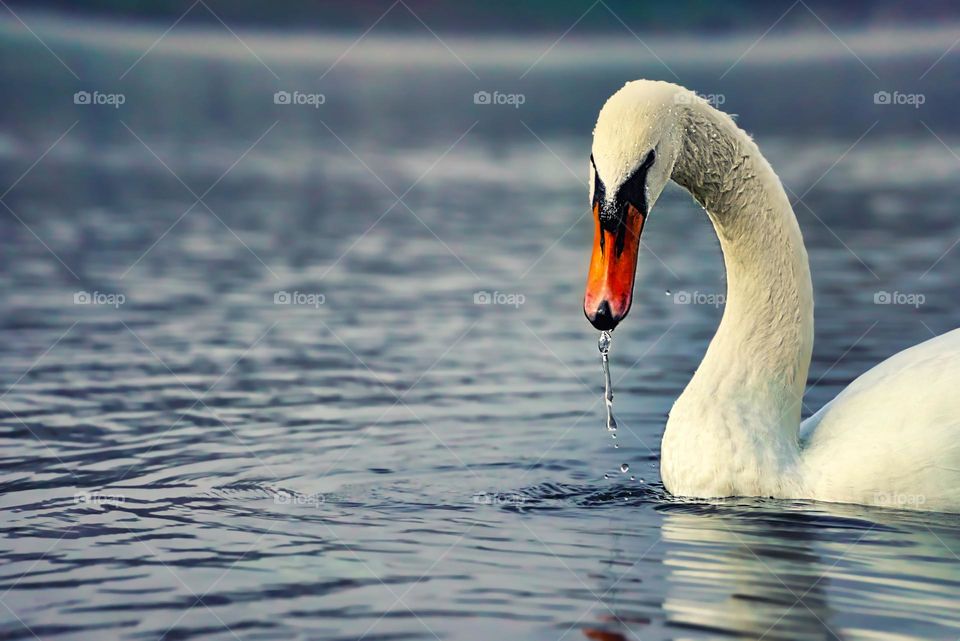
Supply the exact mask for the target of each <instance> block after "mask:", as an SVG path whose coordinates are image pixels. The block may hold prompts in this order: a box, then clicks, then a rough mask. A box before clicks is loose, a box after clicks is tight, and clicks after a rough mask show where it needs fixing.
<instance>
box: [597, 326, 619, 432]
mask: <svg viewBox="0 0 960 641" xmlns="http://www.w3.org/2000/svg"><path fill="white" fill-rule="evenodd" d="M612 342H613V336H612V335H611V334H610V332H600V339H599V340H598V341H597V349H598V350H600V369H602V370H603V400H604V404H605V405H606V407H607V431H608V432H616V431H617V419H615V418H614V417H613V384H612V383H611V382H610V344H611V343H612Z"/></svg>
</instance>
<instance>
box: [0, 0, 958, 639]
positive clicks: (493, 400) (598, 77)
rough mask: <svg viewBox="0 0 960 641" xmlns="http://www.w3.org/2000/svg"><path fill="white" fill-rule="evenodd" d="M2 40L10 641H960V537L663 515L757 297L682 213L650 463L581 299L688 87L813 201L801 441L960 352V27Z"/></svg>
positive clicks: (646, 283)
mask: <svg viewBox="0 0 960 641" xmlns="http://www.w3.org/2000/svg"><path fill="white" fill-rule="evenodd" d="M0 51H2V53H0V88H2V94H3V96H4V101H3V109H2V110H0V309H2V314H0V337H2V339H0V376H2V383H3V385H2V387H0V442H2V453H0V487H2V489H3V493H2V496H0V509H2V510H3V519H2V525H0V532H2V534H3V537H4V541H5V543H4V546H3V548H4V549H3V551H2V552H0V560H2V564H0V605H2V607H0V638H2V639H32V638H40V639H48V638H57V639H85V638H104V637H107V638H124V639H164V638H169V639H187V638H223V639H231V638H242V639H254V638H257V639H266V638H283V639H290V638H308V639H363V638H367V639H434V638H438V639H478V640H479V639H489V638H490V637H491V636H492V635H493V634H501V635H502V634H505V633H506V634H512V635H513V636H514V637H516V638H520V639H552V640H557V639H563V638H592V639H604V640H622V639H641V638H642V639H657V638H716V637H718V636H739V637H746V638H760V637H763V638H766V639H801V638H814V639H823V638H832V637H833V636H836V637H837V638H844V639H854V638H869V639H903V638H920V637H922V638H944V639H953V640H955V639H956V638H957V637H958V636H960V617H958V614H957V610H956V607H955V605H956V604H955V594H956V589H957V588H958V587H960V577H958V576H957V564H958V563H960V561H958V557H957V554H956V552H960V537H958V535H957V534H956V532H957V531H958V530H957V528H956V525H957V523H956V522H955V520H951V519H950V518H949V517H936V518H934V517H923V518H921V517H916V516H911V515H907V514H898V513H896V512H894V511H884V510H876V509H868V508H854V507H842V506H823V505H809V504H803V503H795V504H794V503H791V504H789V505H784V504H771V503H765V502H757V501H737V502H724V503H710V504H701V503H684V502H677V501H673V500H669V499H668V498H667V497H665V496H664V494H663V491H662V487H661V486H660V484H659V474H658V471H657V470H658V453H659V439H660V434H661V431H662V429H663V425H664V423H665V419H666V414H667V412H668V410H669V408H670V406H671V404H672V402H673V400H674V399H675V398H676V397H677V396H678V395H679V393H680V392H681V391H682V389H683V386H684V385H685V383H686V382H687V380H688V379H689V377H690V375H691V374H692V372H693V371H694V369H695V367H696V366H697V364H698V363H699V361H700V358H701V357H702V355H703V352H704V350H705V349H706V346H707V343H708V342H709V339H710V337H711V336H712V334H713V331H714V330H715V328H716V325H717V323H718V322H719V319H720V316H721V314H722V312H723V293H724V282H723V266H722V260H721V256H720V253H719V249H718V246H717V242H716V239H715V236H714V235H713V230H712V228H711V227H710V225H709V222H708V220H707V218H706V216H704V215H702V212H701V210H700V209H699V207H697V206H696V205H695V204H694V203H693V202H692V200H691V199H690V198H689V196H688V195H687V194H686V193H685V192H683V191H682V190H680V189H679V188H676V187H672V188H669V189H668V190H667V192H666V193H665V194H664V196H663V198H661V200H660V202H659V203H658V205H657V209H656V211H654V212H653V213H652V216H651V219H650V224H649V225H648V229H647V232H646V233H645V235H644V244H645V246H644V250H643V251H642V252H641V258H640V265H639V268H638V272H639V273H638V289H637V293H636V297H635V302H634V308H633V311H632V312H631V316H630V318H629V319H628V320H627V321H626V322H625V323H624V324H623V325H622V326H621V327H620V328H618V330H617V332H616V335H615V337H614V342H613V349H612V364H613V378H614V381H615V392H616V409H617V415H618V419H619V420H620V423H621V430H620V432H619V433H618V438H617V439H615V440H612V439H610V438H609V436H608V435H607V433H606V431H605V430H604V428H603V415H602V413H603V406H602V403H600V402H599V401H600V398H601V396H600V395H601V388H602V379H601V377H600V371H599V367H598V356H597V352H596V338H597V336H596V332H595V331H594V330H593V329H592V328H591V327H590V326H589V324H588V323H587V321H586V320H585V319H584V318H583V313H582V309H581V301H582V295H583V283H584V279H585V270H586V264H587V260H588V252H589V249H590V244H591V235H592V222H591V221H590V219H589V211H588V208H587V165H588V158H589V155H590V145H591V132H592V128H593V124H594V121H595V119H596V114H597V112H598V111H599V109H600V107H601V106H602V105H603V103H604V101H605V100H606V99H607V97H609V96H610V95H611V94H612V93H613V92H615V91H616V90H617V89H619V88H620V87H621V86H622V85H623V84H624V83H625V82H627V81H629V80H633V79H636V78H652V79H661V80H667V81H670V82H676V83H679V84H682V85H684V86H686V87H688V88H690V89H693V90H695V91H697V92H698V93H699V94H701V95H702V96H703V97H704V98H706V99H707V100H708V101H709V102H710V103H711V104H713V105H714V106H716V107H718V108H720V109H722V110H724V111H727V112H729V113H732V114H736V115H737V116H736V117H737V120H738V122H739V124H740V125H741V126H742V127H743V128H744V129H746V130H747V131H748V132H749V133H750V134H751V135H753V136H754V137H755V139H756V140H757V142H758V144H759V145H760V148H761V149H762V150H763V152H764V153H765V154H766V156H767V157H768V159H769V160H770V162H771V164H772V165H773V167H774V168H775V169H776V170H777V171H778V173H779V174H780V176H781V178H782V180H783V182H784V185H785V187H786V188H787V192H788V194H789V195H790V197H791V201H792V202H793V204H794V209H795V212H796V214H797V217H798V219H799V221H800V225H801V228H802V230H803V233H804V237H805V240H806V243H807V247H808V251H809V253H810V260H811V268H812V272H813V278H814V286H815V291H816V305H817V312H816V313H817V329H816V341H817V342H816V346H815V350H814V361H813V364H812V367H811V373H810V385H811V387H810V390H809V393H808V396H807V398H806V399H805V409H804V415H805V416H806V415H808V414H810V413H812V411H815V410H816V409H818V408H819V407H821V406H822V404H823V403H825V402H826V401H827V400H829V399H830V398H832V397H833V396H834V395H835V394H836V393H837V392H838V391H839V390H840V389H842V388H843V387H844V386H845V385H846V384H847V383H849V382H850V380H852V379H853V378H854V377H856V376H857V375H858V374H859V373H861V372H863V371H864V370H866V369H867V368H869V367H870V366H871V365H872V364H874V363H876V362H878V361H880V360H882V359H884V358H886V357H887V356H889V355H891V354H893V353H895V352H897V351H899V350H901V349H903V348H905V347H907V346H909V345H913V344H915V343H917V342H920V341H923V340H926V339H927V338H930V337H931V336H932V335H935V334H939V333H942V332H944V331H947V330H949V329H953V328H954V327H955V326H956V325H957V322H956V319H957V317H958V315H957V312H958V311H960V310H958V306H960V302H958V300H957V297H956V282H957V281H956V274H957V273H958V268H960V249H956V245H957V244H958V241H960V219H958V216H957V211H958V206H957V203H958V202H960V199H958V196H960V182H958V180H957V177H958V175H960V171H958V170H960V157H958V153H960V138H958V135H960V129H958V128H960V125H958V122H957V118H956V112H957V109H956V106H957V104H958V97H960V89H958V87H957V85H956V83H955V82H954V79H955V78H956V77H957V74H958V72H960V57H958V56H960V53H958V52H960V9H958V7H957V6H956V4H955V3H953V2H947V1H942V2H936V1H928V2H919V3H903V2H893V1H889V2H883V1H878V2H847V3H843V4H839V3H832V2H826V1H808V0H797V1H796V2H789V1H787V2H781V1H772V2H750V1H742V2H725V3H712V2H705V1H702V2H697V1H673V2H663V3H654V2H645V3H626V2H616V1H614V0H596V1H592V0H586V1H582V2H573V1H570V2H566V1H565V2H551V3H540V2H530V3H516V2H483V3H480V2H469V3H435V2H427V1H417V0H397V1H396V2H351V3H270V4H265V3H262V2H252V1H233V2H228V1H227V0H197V1H195V2H190V1H189V0H186V1H183V2H179V1H170V2H160V1H142V2H120V1H102V2H96V1H93V2H65V1H61V2H57V1H49V2H42V1H40V2H13V1H10V0H3V1H2V2H0ZM621 470H624V471H621Z"/></svg>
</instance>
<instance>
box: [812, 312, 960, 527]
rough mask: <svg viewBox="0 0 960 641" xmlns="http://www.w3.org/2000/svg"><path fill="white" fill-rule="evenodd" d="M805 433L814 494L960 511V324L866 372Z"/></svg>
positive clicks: (837, 499)
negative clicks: (956, 327) (959, 326)
mask: <svg viewBox="0 0 960 641" xmlns="http://www.w3.org/2000/svg"><path fill="white" fill-rule="evenodd" d="M800 438H801V443H802V447H803V453H802V456H801V463H800V464H801V465H802V466H803V467H804V468H805V469H804V474H803V476H804V478H805V479H806V483H807V484H808V486H809V487H808V492H809V493H810V494H811V497H812V498H817V499H820V500H828V501H843V502H853V503H870V504H890V503H894V505H897V504H901V505H902V507H914V508H921V509H924V508H925V509H933V510H948V511H960V329H955V330H953V331H951V332H948V333H946V334H943V335H941V336H937V337H936V338H932V339H930V340H928V341H926V342H924V343H920V344H919V345H915V346H913V347H911V348H909V349H906V350H904V351H902V352H900V353H899V354H896V355H894V356H891V357H890V358H888V359H887V360H885V361H883V362H882V363H880V364H879V365H876V366H875V367H873V368H872V369H870V370H869V371H867V372H866V373H864V374H863V375H861V376H860V377H859V378H857V379H856V380H854V381H853V382H852V383H851V384H850V385H849V386H848V387H847V388H846V389H844V390H843V391H842V392H841V393H840V394H839V395H837V397H836V398H834V399H833V400H832V401H830V402H829V403H828V404H827V405H825V406H824V407H823V409H821V410H820V411H819V412H817V413H816V414H814V415H813V416H811V417H810V418H808V419H807V420H806V421H804V422H803V424H802V425H801V427H800Z"/></svg>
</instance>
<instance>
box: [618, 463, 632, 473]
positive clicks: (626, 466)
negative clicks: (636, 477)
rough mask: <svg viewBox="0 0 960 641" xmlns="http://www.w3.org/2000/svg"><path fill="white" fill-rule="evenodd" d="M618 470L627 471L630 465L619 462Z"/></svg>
mask: <svg viewBox="0 0 960 641" xmlns="http://www.w3.org/2000/svg"><path fill="white" fill-rule="evenodd" d="M620 471H621V472H629V471H630V466H629V465H627V464H626V463H621V464H620Z"/></svg>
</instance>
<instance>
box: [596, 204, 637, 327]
mask: <svg viewBox="0 0 960 641" xmlns="http://www.w3.org/2000/svg"><path fill="white" fill-rule="evenodd" d="M593 217H594V221H595V226H594V230H595V232H594V239H593V255H592V256H591V257H590V271H589V273H588V274H587V292H586V295H584V297H583V313H584V314H585V315H586V316H587V320H589V321H590V323H591V324H592V325H593V326H594V327H596V328H597V329H599V330H601V331H606V330H611V329H613V328H614V327H616V326H617V323H619V322H620V321H621V320H623V319H624V318H625V317H626V316H627V313H628V312H629V311H630V304H631V303H632V302H633V283H634V280H635V278H636V274H637V255H638V254H639V251H640V234H641V232H643V223H644V221H645V220H646V216H645V215H644V214H643V212H641V211H640V210H639V209H637V208H636V207H634V206H633V205H632V204H630V203H627V205H626V211H625V215H624V216H623V219H622V220H621V221H619V223H618V224H616V225H604V224H601V222H600V203H595V204H594V206H593Z"/></svg>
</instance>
